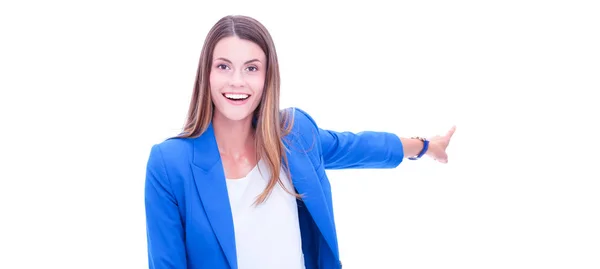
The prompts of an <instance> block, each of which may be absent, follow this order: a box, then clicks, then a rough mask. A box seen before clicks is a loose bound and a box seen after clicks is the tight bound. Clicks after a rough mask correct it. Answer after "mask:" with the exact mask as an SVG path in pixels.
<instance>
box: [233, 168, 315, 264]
mask: <svg viewBox="0 0 600 269" xmlns="http://www.w3.org/2000/svg"><path fill="white" fill-rule="evenodd" d="M270 176H271V173H270V171H269V167H268V166H267V165H265V164H264V163H263V162H262V160H261V161H259V162H258V164H257V166H256V167H254V169H252V171H250V173H248V175H246V176H245V177H244V178H241V179H226V180H227V190H228V192H229V202H230V204H231V212H232V214H233V223H234V225H233V226H234V230H235V244H236V250H237V262H238V268H239V269H282V268H285V269H305V267H304V256H303V254H302V241H301V237H300V225H299V222H298V207H297V204H296V198H295V197H294V196H292V195H291V194H289V193H287V192H286V191H285V190H284V189H283V188H282V187H281V186H280V185H279V184H276V185H275V188H273V191H272V193H271V195H270V196H269V197H268V199H267V200H266V201H265V202H264V203H263V204H260V205H258V206H255V205H253V203H254V202H255V201H256V198H257V197H258V196H259V195H260V194H261V193H262V192H263V191H264V190H265V188H266V186H267V183H268V181H269V178H270ZM280 178H281V179H282V181H283V182H284V184H285V186H286V189H287V190H290V191H293V190H294V188H293V186H292V184H291V183H290V182H289V180H288V177H287V176H286V175H285V173H283V170H282V171H281V174H280Z"/></svg>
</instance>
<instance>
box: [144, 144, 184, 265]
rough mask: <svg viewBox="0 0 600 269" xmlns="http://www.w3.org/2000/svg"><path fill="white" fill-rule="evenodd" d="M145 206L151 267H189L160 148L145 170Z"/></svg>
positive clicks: (155, 148) (181, 229) (181, 228)
mask: <svg viewBox="0 0 600 269" xmlns="http://www.w3.org/2000/svg"><path fill="white" fill-rule="evenodd" d="M145 206H146V234H147V242H148V264H149V268H151V269H159V268H160V269H162V268H173V269H184V268H187V262H186V252H185V245H184V238H183V225H182V224H181V218H180V216H179V211H178V206H177V201H176V199H175V197H174V196H173V192H172V190H171V184H170V182H169V178H168V176H167V172H166V168H165V165H164V161H163V157H162V153H161V151H160V148H159V147H158V146H157V145H155V146H153V147H152V150H151V152H150V158H149V159H148V164H147V168H146V186H145Z"/></svg>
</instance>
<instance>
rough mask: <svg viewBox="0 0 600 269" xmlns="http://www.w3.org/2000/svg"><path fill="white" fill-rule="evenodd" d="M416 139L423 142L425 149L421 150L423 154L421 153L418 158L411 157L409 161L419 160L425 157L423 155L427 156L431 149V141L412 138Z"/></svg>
mask: <svg viewBox="0 0 600 269" xmlns="http://www.w3.org/2000/svg"><path fill="white" fill-rule="evenodd" d="M412 138H414V139H419V140H421V141H423V149H422V150H421V152H420V153H419V155H417V156H416V157H409V158H408V159H409V160H418V159H420V158H421V157H423V155H425V153H427V149H429V140H427V139H425V138H422V137H412Z"/></svg>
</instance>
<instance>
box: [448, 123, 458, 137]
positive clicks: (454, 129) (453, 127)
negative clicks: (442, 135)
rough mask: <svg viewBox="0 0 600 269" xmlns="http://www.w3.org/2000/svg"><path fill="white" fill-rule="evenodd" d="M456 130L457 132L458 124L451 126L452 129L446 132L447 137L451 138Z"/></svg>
mask: <svg viewBox="0 0 600 269" xmlns="http://www.w3.org/2000/svg"><path fill="white" fill-rule="evenodd" d="M454 132H456V125H454V126H452V128H450V130H449V131H448V133H447V134H446V137H448V138H451V137H452V135H454Z"/></svg>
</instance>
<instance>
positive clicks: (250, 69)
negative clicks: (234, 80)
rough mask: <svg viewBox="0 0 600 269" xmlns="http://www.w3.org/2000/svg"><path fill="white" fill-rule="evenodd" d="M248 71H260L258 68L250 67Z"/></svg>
mask: <svg viewBox="0 0 600 269" xmlns="http://www.w3.org/2000/svg"><path fill="white" fill-rule="evenodd" d="M246 69H248V71H250V72H256V71H258V68H257V67H256V66H248V67H247V68H246Z"/></svg>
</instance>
